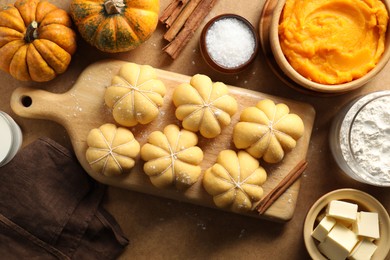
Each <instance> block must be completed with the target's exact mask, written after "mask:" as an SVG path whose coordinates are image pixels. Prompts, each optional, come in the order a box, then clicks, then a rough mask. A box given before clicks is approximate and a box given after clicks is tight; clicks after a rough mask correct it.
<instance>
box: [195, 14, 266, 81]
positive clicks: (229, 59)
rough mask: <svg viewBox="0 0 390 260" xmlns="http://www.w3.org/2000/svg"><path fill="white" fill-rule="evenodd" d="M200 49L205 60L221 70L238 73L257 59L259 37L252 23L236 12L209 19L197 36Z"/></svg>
mask: <svg viewBox="0 0 390 260" xmlns="http://www.w3.org/2000/svg"><path fill="white" fill-rule="evenodd" d="M199 45H200V51H201V54H202V57H203V58H204V60H205V61H206V63H207V64H208V65H209V66H210V67H212V68H213V69H215V70H217V71H219V72H222V73H238V72H241V71H243V70H244V69H246V68H247V67H248V66H249V65H250V64H251V63H252V62H253V61H254V59H255V58H256V55H257V52H258V48H259V47H258V45H259V44H258V36H257V34H256V31H255V29H254V28H253V26H252V24H251V23H250V22H249V21H248V20H246V19H245V18H243V17H242V16H239V15H236V14H222V15H219V16H216V17H214V18H212V19H211V20H210V21H209V22H208V23H207V24H206V25H205V26H204V28H203V30H202V33H201V36H200V41H199Z"/></svg>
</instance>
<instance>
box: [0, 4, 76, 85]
mask: <svg viewBox="0 0 390 260" xmlns="http://www.w3.org/2000/svg"><path fill="white" fill-rule="evenodd" d="M71 25H72V20H71V18H70V16H69V15H68V14H67V13H66V11H64V10H62V9H60V8H58V7H56V6H55V5H53V4H51V3H49V2H40V1H39V0H18V1H16V2H15V4H14V5H8V6H5V7H4V8H3V9H2V10H1V11H0V57H1V59H0V69H2V70H4V71H6V72H8V73H10V74H11V75H12V76H13V77H14V78H16V79H18V80H23V81H31V80H32V81H37V82H44V81H49V80H52V79H53V78H55V77H56V76H57V75H58V74H61V73H63V72H65V70H66V69H67V68H68V65H69V63H70V61H71V57H72V55H73V54H74V53H75V51H76V34H75V32H74V31H73V30H72V29H71Z"/></svg>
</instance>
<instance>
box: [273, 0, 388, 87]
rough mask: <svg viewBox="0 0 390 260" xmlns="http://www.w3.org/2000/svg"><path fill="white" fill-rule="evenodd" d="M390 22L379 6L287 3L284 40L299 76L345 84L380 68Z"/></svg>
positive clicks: (328, 0)
mask: <svg viewBox="0 0 390 260" xmlns="http://www.w3.org/2000/svg"><path fill="white" fill-rule="evenodd" d="M388 20H389V16H388V13H387V10H386V7H385V5H384V4H383V3H382V2H381V1H379V0H287V1H286V5H285V7H284V11H283V13H282V16H281V21H280V24H279V40H280V44H281V48H282V50H283V53H284V55H285V56H286V58H287V60H288V61H289V63H290V64H291V66H292V67H293V68H294V69H295V70H296V71H297V72H298V73H300V74H301V75H303V76H304V77H306V78H308V79H310V80H312V81H314V82H317V83H322V84H341V83H346V82H349V81H352V80H354V79H358V78H360V77H362V76H364V75H365V74H366V73H367V72H369V71H370V70H371V69H372V68H374V67H375V65H376V64H377V63H378V61H379V59H380V57H381V55H382V54H383V52H384V46H385V36H386V35H385V34H386V29H387V23H388Z"/></svg>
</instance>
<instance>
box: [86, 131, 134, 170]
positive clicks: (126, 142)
mask: <svg viewBox="0 0 390 260" xmlns="http://www.w3.org/2000/svg"><path fill="white" fill-rule="evenodd" d="M87 145H88V149H87V152H86V158H87V161H88V163H89V165H90V166H91V168H92V169H93V170H94V171H95V172H98V173H100V174H103V175H106V176H113V175H120V174H124V173H129V172H130V170H131V168H133V166H134V164H135V160H134V158H135V157H137V156H138V154H139V151H140V145H139V143H138V142H137V140H135V139H134V135H133V133H132V132H131V131H130V130H128V129H126V128H123V127H117V126H116V125H114V124H104V125H102V126H100V127H99V128H94V129H92V130H91V131H90V132H89V134H88V137H87Z"/></svg>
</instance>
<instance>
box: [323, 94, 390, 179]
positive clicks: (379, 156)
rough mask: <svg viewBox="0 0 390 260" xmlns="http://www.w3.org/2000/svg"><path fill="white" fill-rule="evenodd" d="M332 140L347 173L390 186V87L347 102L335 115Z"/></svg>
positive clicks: (336, 157)
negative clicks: (389, 89)
mask: <svg viewBox="0 0 390 260" xmlns="http://www.w3.org/2000/svg"><path fill="white" fill-rule="evenodd" d="M329 141H330V148H331V152H332V154H333V157H334V159H335V161H336V162H337V164H338V166H339V167H340V168H341V170H342V171H343V172H344V173H345V174H346V175H347V176H349V177H351V178H352V179H354V180H357V181H359V182H362V183H366V184H370V185H374V186H380V187H390V91H388V90H386V91H378V92H373V93H370V94H367V95H365V96H362V97H360V98H358V99H356V100H354V101H352V102H351V103H349V104H348V105H346V106H345V107H344V108H343V109H342V110H341V111H340V112H339V114H338V115H337V116H336V117H335V118H334V121H333V123H332V127H331V130H330V134H329Z"/></svg>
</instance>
